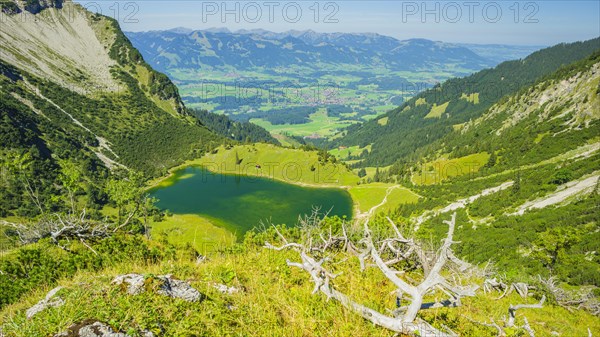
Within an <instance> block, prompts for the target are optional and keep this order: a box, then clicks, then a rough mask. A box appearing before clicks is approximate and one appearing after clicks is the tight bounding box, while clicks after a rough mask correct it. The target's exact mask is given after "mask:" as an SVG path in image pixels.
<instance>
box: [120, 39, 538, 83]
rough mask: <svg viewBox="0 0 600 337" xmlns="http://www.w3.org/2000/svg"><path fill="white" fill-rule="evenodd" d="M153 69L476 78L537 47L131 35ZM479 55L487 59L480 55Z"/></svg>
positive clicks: (358, 40)
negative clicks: (331, 70)
mask: <svg viewBox="0 0 600 337" xmlns="http://www.w3.org/2000/svg"><path fill="white" fill-rule="evenodd" d="M126 35H127V37H129V39H130V40H131V42H132V43H133V45H135V46H136V47H137V48H138V49H139V50H140V51H141V53H142V55H143V56H144V59H145V60H147V61H148V62H149V63H150V64H152V65H153V66H154V67H156V68H157V69H158V70H160V71H165V72H168V70H169V69H173V68H194V69H197V68H206V67H232V68H235V69H238V70H247V69H251V68H255V67H270V68H273V67H286V66H290V65H294V66H305V67H307V68H309V69H321V68H322V67H323V64H326V65H343V66H361V67H362V66H371V65H372V66H377V67H384V68H387V69H389V70H392V71H404V70H406V71H419V70H424V69H431V68H442V69H443V68H444V67H449V66H450V65H452V67H454V68H457V69H462V70H463V73H465V74H466V73H471V72H474V71H477V70H481V69H483V68H487V67H491V66H494V65H496V64H498V63H499V62H501V61H503V60H505V59H509V58H510V59H512V58H514V57H515V56H520V57H524V56H526V55H528V54H529V53H530V52H533V51H534V50H536V49H538V48H537V47H511V46H500V45H489V46H478V47H476V46H469V45H458V44H450V43H444V42H436V41H430V40H425V39H410V40H404V41H401V40H398V39H395V38H393V37H389V36H384V35H379V34H374V33H361V34H354V33H317V32H314V31H312V30H308V31H294V30H291V31H287V32H283V33H275V32H270V31H266V30H262V29H257V30H238V31H236V32H230V31H229V30H227V29H222V28H213V29H207V30H190V29H186V28H175V29H172V30H166V31H148V32H127V33H126ZM474 49H477V50H478V51H479V52H480V53H481V54H485V55H486V57H484V56H482V55H480V54H478V53H476V52H474V51H473V50H474Z"/></svg>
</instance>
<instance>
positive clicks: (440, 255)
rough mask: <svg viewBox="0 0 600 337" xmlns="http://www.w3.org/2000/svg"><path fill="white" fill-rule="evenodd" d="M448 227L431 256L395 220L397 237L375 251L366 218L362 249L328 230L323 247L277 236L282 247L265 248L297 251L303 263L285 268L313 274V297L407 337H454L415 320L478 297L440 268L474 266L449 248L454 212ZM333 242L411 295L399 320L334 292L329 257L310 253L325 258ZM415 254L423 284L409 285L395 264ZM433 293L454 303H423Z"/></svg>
mask: <svg viewBox="0 0 600 337" xmlns="http://www.w3.org/2000/svg"><path fill="white" fill-rule="evenodd" d="M388 220H389V219H388ZM444 223H446V224H447V225H448V233H447V236H446V238H445V239H444V241H443V244H442V246H441V247H440V248H439V249H438V251H437V252H436V253H435V254H428V253H427V252H425V251H424V250H423V249H422V248H421V246H420V245H419V244H417V243H416V242H415V241H414V240H412V239H406V238H404V237H403V236H402V234H401V233H400V231H399V230H398V228H397V226H396V225H395V224H394V223H393V222H392V221H391V220H390V224H391V225H392V227H393V229H394V231H395V233H396V236H394V237H391V238H386V239H384V240H382V241H381V242H380V245H379V247H380V248H379V249H377V248H376V246H375V243H374V242H373V238H372V233H371V230H370V229H369V226H368V220H367V221H366V222H365V224H364V236H363V238H362V240H360V241H359V246H364V248H363V249H360V248H358V247H357V245H355V244H354V243H353V242H351V241H350V240H349V239H348V236H347V234H346V230H345V228H344V229H343V235H342V236H338V237H334V236H332V235H331V232H330V233H329V239H328V240H326V239H325V238H323V237H321V238H322V241H323V243H320V244H319V245H317V246H315V245H313V244H312V241H311V240H308V241H309V242H308V245H304V244H300V243H295V242H292V243H290V242H288V241H287V240H286V238H285V237H283V235H281V233H279V232H278V234H279V236H280V238H281V239H282V240H283V245H281V246H279V247H277V246H274V245H272V244H270V243H268V242H266V243H265V247H266V248H269V249H274V250H284V249H293V250H296V251H297V252H298V253H299V255H300V259H301V262H291V261H288V262H287V264H288V265H289V266H294V267H298V268H300V269H303V270H305V271H306V272H308V273H309V274H310V276H311V278H312V281H313V283H314V285H315V288H314V290H313V293H317V292H322V293H323V294H324V295H325V296H327V297H328V298H333V299H335V300H337V301H338V302H340V303H341V304H342V305H343V306H344V307H346V308H348V309H349V310H352V311H354V312H356V313H358V314H359V315H361V316H362V317H364V318H365V319H367V320H369V321H371V322H373V323H374V324H377V325H379V326H382V327H384V328H387V329H389V330H392V331H396V332H400V333H404V334H409V335H418V336H436V337H439V336H453V335H454V333H452V332H448V333H446V332H442V331H440V330H438V329H436V328H434V327H433V326H431V325H430V324H428V323H427V322H425V321H422V320H420V319H419V318H417V313H418V312H419V311H420V310H424V309H428V308H434V307H440V306H458V305H460V298H461V297H463V296H475V291H476V290H477V288H478V286H469V287H462V286H460V285H452V284H450V282H448V280H446V278H445V277H444V276H442V270H443V269H444V267H447V264H448V262H450V261H451V262H453V263H455V264H456V265H458V266H459V269H460V270H464V269H465V268H469V267H470V265H469V264H468V263H466V262H464V261H462V260H460V259H458V258H457V257H456V256H455V255H454V254H453V253H452V251H451V245H452V244H453V243H455V242H454V241H453V235H454V228H455V223H456V214H454V215H453V216H452V219H451V220H450V221H444ZM332 242H338V243H343V247H345V249H346V250H348V251H355V252H357V254H356V255H358V258H359V260H360V262H361V267H362V268H364V267H365V266H366V260H367V259H368V260H371V261H372V262H374V263H375V265H376V266H377V267H378V268H379V270H380V271H381V272H382V273H383V274H384V275H385V277H386V278H387V279H389V280H390V281H391V282H392V283H393V284H394V285H395V286H396V287H397V293H398V294H406V295H408V297H409V299H410V303H409V305H408V306H405V307H401V308H399V309H397V310H395V311H394V312H395V313H396V314H397V315H396V316H389V315H385V314H382V313H381V312H378V311H376V310H373V309H371V308H368V307H366V306H364V305H362V304H359V303H357V302H355V301H354V300H352V299H351V298H349V297H348V296H347V295H345V294H343V293H341V292H340V291H338V290H336V289H335V288H334V287H333V285H332V284H331V280H333V279H335V278H336V277H337V275H334V274H332V273H331V272H330V271H328V270H327V269H326V268H325V267H323V265H324V264H325V263H326V262H327V261H328V259H327V258H326V257H325V258H322V259H316V258H315V257H314V256H312V255H311V254H312V253H314V252H319V253H321V254H322V255H325V254H324V253H325V249H326V248H328V247H332V246H334V245H332ZM412 255H416V257H417V260H419V261H421V263H420V266H421V269H422V270H423V271H424V273H423V281H422V282H420V283H419V284H412V283H415V282H409V281H407V280H405V279H403V278H401V277H400V276H398V275H399V274H401V271H399V270H396V269H394V267H393V265H394V264H395V263H397V262H399V261H402V260H406V259H408V258H409V257H411V256H412ZM430 255H433V258H432V261H428V259H427V256H430ZM383 256H386V257H387V256H392V258H391V259H390V260H387V261H386V260H385V259H384V257H383ZM424 264H427V266H428V267H427V268H426V267H424V266H423V265H424ZM429 266H430V267H429ZM434 289H440V290H442V291H443V292H444V293H446V294H448V295H449V297H450V299H449V300H447V301H442V302H434V303H423V302H424V301H423V299H424V297H425V295H426V294H427V293H429V292H430V291H432V290H434Z"/></svg>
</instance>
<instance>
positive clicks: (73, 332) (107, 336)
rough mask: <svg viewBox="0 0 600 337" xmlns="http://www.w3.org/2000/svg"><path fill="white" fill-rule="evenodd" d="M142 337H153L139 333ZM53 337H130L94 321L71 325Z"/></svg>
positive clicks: (145, 331) (147, 333) (142, 332)
mask: <svg viewBox="0 0 600 337" xmlns="http://www.w3.org/2000/svg"><path fill="white" fill-rule="evenodd" d="M140 335H141V336H143V337H154V334H153V333H152V332H151V331H147V330H144V331H141V332H140ZM54 337H131V336H130V335H128V334H125V333H122V332H117V331H115V330H113V328H111V327H110V326H109V325H107V324H105V323H102V322H99V321H95V320H85V321H83V322H81V323H77V324H73V325H71V326H70V327H69V328H68V329H67V331H64V332H61V333H58V334H56V335H54Z"/></svg>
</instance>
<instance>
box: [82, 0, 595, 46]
mask: <svg viewBox="0 0 600 337" xmlns="http://www.w3.org/2000/svg"><path fill="white" fill-rule="evenodd" d="M77 2H79V3H81V4H83V5H84V6H86V7H87V8H89V9H90V10H94V11H101V12H102V14H105V15H110V16H113V17H116V18H117V19H118V20H119V22H120V24H121V26H122V27H123V29H124V30H126V31H146V30H161V29H171V28H175V27H187V28H192V29H207V28H211V27H226V28H228V29H230V30H237V29H259V28H260V29H266V30H271V31H276V32H281V31H286V30H290V29H295V30H306V29H312V30H314V31H317V32H361V33H362V32H374V33H379V34H383V35H390V36H393V37H396V38H399V39H409V38H427V39H431V40H439V41H445V42H465V43H504V44H530V45H552V44H556V43H559V42H570V41H576V40H585V39H589V38H593V37H597V36H600V1H598V0H591V1H368V0H366V1H348V0H344V1H320V2H315V1H314V0H312V1H298V0H295V1H270V0H267V1H197V0H186V1H181V0H175V1H165V0H145V1H119V2H118V3H116V2H115V1H114V0H112V1H77ZM115 4H118V6H116V5H115ZM117 8H118V10H117Z"/></svg>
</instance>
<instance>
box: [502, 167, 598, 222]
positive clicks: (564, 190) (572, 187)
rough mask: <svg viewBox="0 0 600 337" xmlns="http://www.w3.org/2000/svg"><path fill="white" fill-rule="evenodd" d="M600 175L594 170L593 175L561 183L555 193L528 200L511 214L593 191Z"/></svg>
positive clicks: (542, 206) (546, 205) (521, 213)
mask: <svg viewBox="0 0 600 337" xmlns="http://www.w3.org/2000/svg"><path fill="white" fill-rule="evenodd" d="M598 177H600V174H598V173H597V172H594V174H593V175H592V176H591V177H588V178H585V179H580V180H577V181H571V182H568V183H566V184H564V185H561V186H559V187H558V188H557V189H556V191H555V192H554V193H551V194H549V195H546V196H544V197H542V198H539V199H536V200H533V201H528V202H526V203H524V204H523V205H521V206H520V207H519V208H518V211H517V212H515V213H512V214H510V215H523V213H525V212H526V211H528V210H531V209H539V208H545V207H548V206H551V205H555V204H559V203H561V202H563V201H565V200H567V199H568V198H570V197H572V196H574V195H577V194H587V193H591V192H592V191H593V189H594V187H595V186H596V183H597V182H598Z"/></svg>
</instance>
